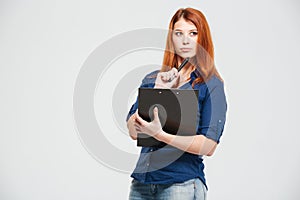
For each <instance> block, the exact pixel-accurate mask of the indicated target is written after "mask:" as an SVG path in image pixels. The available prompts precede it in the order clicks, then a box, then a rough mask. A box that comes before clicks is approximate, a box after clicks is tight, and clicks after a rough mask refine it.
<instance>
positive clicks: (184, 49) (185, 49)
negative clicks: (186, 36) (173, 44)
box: [180, 48, 192, 52]
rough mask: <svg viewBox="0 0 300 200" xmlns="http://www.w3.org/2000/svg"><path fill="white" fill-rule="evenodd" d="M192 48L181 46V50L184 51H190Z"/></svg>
mask: <svg viewBox="0 0 300 200" xmlns="http://www.w3.org/2000/svg"><path fill="white" fill-rule="evenodd" d="M191 50H192V48H180V51H182V52H189V51H191Z"/></svg>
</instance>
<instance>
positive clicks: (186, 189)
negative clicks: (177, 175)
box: [129, 178, 207, 200]
mask: <svg viewBox="0 0 300 200" xmlns="http://www.w3.org/2000/svg"><path fill="white" fill-rule="evenodd" d="M206 194H207V190H206V187H205V185H204V184H203V183H202V181H201V180H200V179H199V178H195V179H191V180H188V181H185V182H183V183H174V184H145V183H140V182H138V181H137V180H135V179H133V181H132V183H131V187H130V194H129V200H206Z"/></svg>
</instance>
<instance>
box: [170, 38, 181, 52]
mask: <svg viewBox="0 0 300 200" xmlns="http://www.w3.org/2000/svg"><path fill="white" fill-rule="evenodd" d="M172 42H173V45H174V48H175V50H176V49H178V48H179V43H180V41H179V39H175V38H173V39H172Z"/></svg>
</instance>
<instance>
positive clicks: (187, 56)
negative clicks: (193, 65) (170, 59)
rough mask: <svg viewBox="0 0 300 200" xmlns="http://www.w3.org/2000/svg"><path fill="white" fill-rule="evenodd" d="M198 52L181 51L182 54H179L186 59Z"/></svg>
mask: <svg viewBox="0 0 300 200" xmlns="http://www.w3.org/2000/svg"><path fill="white" fill-rule="evenodd" d="M195 55H196V54H194V53H181V54H179V56H180V57H181V58H183V59H185V58H192V57H194V56H195Z"/></svg>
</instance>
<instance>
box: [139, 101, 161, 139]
mask: <svg viewBox="0 0 300 200" xmlns="http://www.w3.org/2000/svg"><path fill="white" fill-rule="evenodd" d="M153 114H154V119H153V121H152V122H147V121H145V120H143V119H142V118H141V117H140V116H139V115H138V113H136V120H135V123H134V127H135V129H136V131H137V133H145V134H147V135H149V136H152V137H156V136H157V135H159V134H161V133H163V130H162V127H161V123H160V120H159V117H158V108H157V107H155V108H154V109H153Z"/></svg>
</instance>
